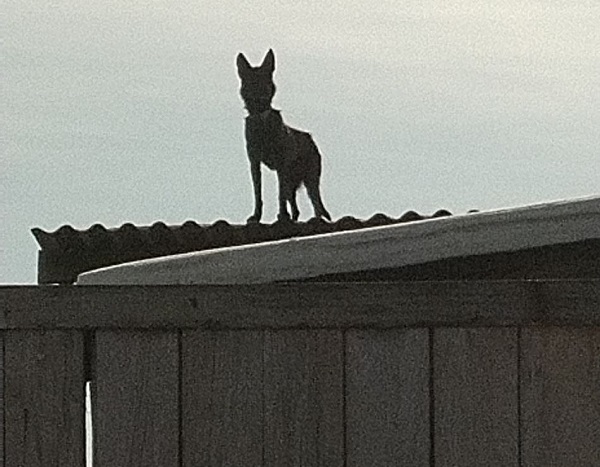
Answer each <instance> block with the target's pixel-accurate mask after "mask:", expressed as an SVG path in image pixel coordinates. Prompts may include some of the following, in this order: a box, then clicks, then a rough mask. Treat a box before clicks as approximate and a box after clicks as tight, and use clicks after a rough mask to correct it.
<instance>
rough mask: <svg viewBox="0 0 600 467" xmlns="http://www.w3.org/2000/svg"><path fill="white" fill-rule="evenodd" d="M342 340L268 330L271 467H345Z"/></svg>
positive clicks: (267, 457) (267, 451) (267, 454)
mask: <svg viewBox="0 0 600 467" xmlns="http://www.w3.org/2000/svg"><path fill="white" fill-rule="evenodd" d="M343 357H344V351H343V339H342V334H341V332H337V331H301V330H298V331H266V335H265V356H264V358H265V360H264V371H265V380H264V383H265V387H264V397H265V402H264V403H265V439H264V443H265V445H264V464H263V465H264V466H266V467H301V466H309V465H310V466H313V467H319V466H320V467H336V466H339V467H341V466H343V465H344V415H343V414H344V402H343V399H344V389H343V373H344V369H343V365H344V363H343Z"/></svg>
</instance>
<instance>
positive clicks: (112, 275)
mask: <svg viewBox="0 0 600 467" xmlns="http://www.w3.org/2000/svg"><path fill="white" fill-rule="evenodd" d="M590 239H600V197H594V198H584V199H578V200H568V201H558V202H551V203H541V204H535V205H530V206H523V207H519V208H512V209H502V210H494V211H488V212H483V213H479V214H477V215H473V216H466V215H463V216H454V217H451V218H448V219H444V220H440V221H431V220H429V221H425V222H417V223H414V224H409V225H387V226H379V227H376V228H369V229H364V230H361V231H356V232H335V233H334V234H325V235H317V236H312V237H310V238H301V239H295V240H291V241H290V240H281V241H275V242H269V243H264V244H260V245H245V246H239V247H237V248H222V249H218V250H213V251H206V252H201V253H188V254H182V255H175V256H170V257H166V258H157V259H153V260H148V261H137V262H132V263H129V264H122V265H119V266H114V267H110V268H104V269H99V270H96V271H92V272H89V273H86V274H83V275H81V276H79V279H78V283H80V284H103V285H108V284H165V285H166V284H250V283H268V282H273V281H278V280H298V279H303V278H310V277H318V276H321V275H327V274H332V273H348V272H357V271H364V270H371V269H379V268H394V267H396V268H397V267H403V266H407V265H414V264H422V263H427V262H431V261H437V260H442V259H447V258H452V257H465V256H469V255H485V254H491V253H502V252H508V251H518V250H525V249H531V248H536V247H543V246H548V245H557V244H569V243H572V242H582V241H588V240H590Z"/></svg>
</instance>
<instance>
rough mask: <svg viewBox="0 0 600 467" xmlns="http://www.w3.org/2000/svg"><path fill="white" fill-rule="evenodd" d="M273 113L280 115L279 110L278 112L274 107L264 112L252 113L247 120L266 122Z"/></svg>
mask: <svg viewBox="0 0 600 467" xmlns="http://www.w3.org/2000/svg"><path fill="white" fill-rule="evenodd" d="M272 112H277V113H279V110H276V109H274V108H273V107H270V106H269V108H268V109H266V110H263V111H262V112H250V113H249V115H248V116H247V117H246V118H247V119H248V120H255V119H260V120H262V121H265V120H267V118H268V117H269V115H271V113H272Z"/></svg>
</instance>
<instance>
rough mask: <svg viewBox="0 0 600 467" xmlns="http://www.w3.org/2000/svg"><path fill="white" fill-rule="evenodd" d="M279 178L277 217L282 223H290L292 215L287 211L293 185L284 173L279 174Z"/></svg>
mask: <svg viewBox="0 0 600 467" xmlns="http://www.w3.org/2000/svg"><path fill="white" fill-rule="evenodd" d="M277 178H278V181H279V214H278V215H277V220H278V221H280V222H289V221H290V214H289V213H288V210H287V203H288V201H290V200H291V195H292V192H291V184H290V181H289V180H288V178H287V177H286V175H285V174H284V173H283V172H282V171H279V172H277Z"/></svg>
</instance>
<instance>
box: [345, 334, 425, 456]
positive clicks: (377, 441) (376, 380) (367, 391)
mask: <svg viewBox="0 0 600 467" xmlns="http://www.w3.org/2000/svg"><path fill="white" fill-rule="evenodd" d="M346 404H347V453H348V458H347V465H348V467H362V466H366V465H368V466H373V467H377V466H390V467H391V466H410V467H413V466H425V465H429V447H430V435H429V336H428V330H427V329H413V330H401V329H393V330H385V331H376V330H368V331H348V333H347V338H346Z"/></svg>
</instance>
